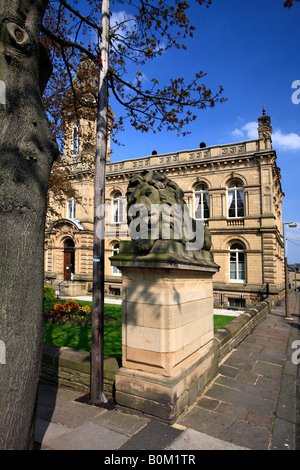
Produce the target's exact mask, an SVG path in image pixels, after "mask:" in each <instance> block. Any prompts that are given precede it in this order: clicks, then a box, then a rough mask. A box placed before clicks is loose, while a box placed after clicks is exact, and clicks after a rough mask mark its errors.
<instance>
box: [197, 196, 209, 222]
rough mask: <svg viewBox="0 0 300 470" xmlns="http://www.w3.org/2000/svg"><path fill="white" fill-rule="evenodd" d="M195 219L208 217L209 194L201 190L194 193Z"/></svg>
mask: <svg viewBox="0 0 300 470" xmlns="http://www.w3.org/2000/svg"><path fill="white" fill-rule="evenodd" d="M195 219H196V220H201V219H209V194H208V193H205V192H201V193H198V194H195Z"/></svg>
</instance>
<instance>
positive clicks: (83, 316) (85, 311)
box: [45, 299, 92, 326]
mask: <svg viewBox="0 0 300 470" xmlns="http://www.w3.org/2000/svg"><path fill="white" fill-rule="evenodd" d="M45 319H46V321H47V322H48V323H52V324H56V325H58V324H60V325H81V326H88V325H91V323H92V315H91V309H90V307H89V306H88V305H80V304H79V303H78V302H77V301H76V300H74V299H67V300H64V301H63V302H61V301H58V302H55V303H54V304H52V305H51V306H50V307H49V308H48V309H47V310H46V312H45Z"/></svg>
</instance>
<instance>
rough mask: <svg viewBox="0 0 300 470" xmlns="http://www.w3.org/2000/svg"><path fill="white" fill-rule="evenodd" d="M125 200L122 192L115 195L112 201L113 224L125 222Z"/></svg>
mask: <svg viewBox="0 0 300 470" xmlns="http://www.w3.org/2000/svg"><path fill="white" fill-rule="evenodd" d="M123 218H124V214H123V198H122V194H121V193H120V192H117V193H115V195H114V196H113V201H112V222H113V223H114V224H119V223H122V222H123Z"/></svg>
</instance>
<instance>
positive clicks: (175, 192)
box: [127, 170, 211, 258]
mask: <svg viewBox="0 0 300 470" xmlns="http://www.w3.org/2000/svg"><path fill="white" fill-rule="evenodd" d="M127 214H128V215H127V219H128V226H129V234H130V236H131V239H132V240H133V242H134V246H135V251H136V252H137V253H139V254H144V255H146V254H148V253H150V252H151V253H154V252H162V251H163V250H166V249H167V250H168V251H169V252H170V251H171V252H174V251H175V252H178V254H179V253H180V254H182V253H183V254H184V255H186V256H188V257H189V256H192V257H193V258H195V257H196V258H197V257H199V252H203V250H204V251H209V250H210V249H211V234H210V232H209V230H208V229H207V228H206V227H205V226H204V224H203V222H201V221H196V220H195V219H193V218H191V217H190V215H189V213H188V207H187V205H186V203H185V201H184V193H183V191H182V189H181V188H180V187H179V186H178V185H177V184H176V183H175V182H174V181H171V180H170V179H169V178H167V176H166V175H165V174H163V173H161V172H156V171H154V170H145V171H144V172H143V173H138V174H136V175H133V176H132V177H131V179H130V181H129V184H128V188H127Z"/></svg>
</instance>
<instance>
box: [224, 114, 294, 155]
mask: <svg viewBox="0 0 300 470" xmlns="http://www.w3.org/2000/svg"><path fill="white" fill-rule="evenodd" d="M257 127H258V124H257V122H255V121H251V122H247V123H246V124H245V125H244V126H243V127H241V128H240V129H238V128H236V129H234V131H232V135H234V136H235V137H239V138H244V139H250V140H251V139H258V131H257ZM272 143H273V147H274V148H280V149H282V150H297V149H300V135H299V134H296V133H295V132H290V133H289V134H284V133H283V132H282V131H281V130H280V129H276V130H275V131H274V132H273V133H272Z"/></svg>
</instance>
